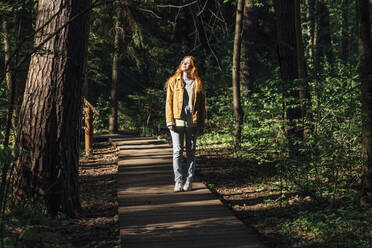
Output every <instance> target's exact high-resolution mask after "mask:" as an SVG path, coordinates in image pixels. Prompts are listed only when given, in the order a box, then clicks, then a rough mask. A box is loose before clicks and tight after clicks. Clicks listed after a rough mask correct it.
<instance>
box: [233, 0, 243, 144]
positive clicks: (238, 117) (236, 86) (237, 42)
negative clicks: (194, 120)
mask: <svg viewBox="0 0 372 248" xmlns="http://www.w3.org/2000/svg"><path fill="white" fill-rule="evenodd" d="M242 12H243V0H238V2H237V8H236V23H235V35H234V53H233V67H232V87H233V104H234V116H235V126H234V133H233V145H234V147H235V148H237V147H238V146H239V145H240V139H241V126H242V122H243V110H242V106H241V102H240V78H239V76H240V75H239V72H240V46H241V32H242V14H243V13H242Z"/></svg>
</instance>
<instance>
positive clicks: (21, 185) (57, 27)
mask: <svg viewBox="0 0 372 248" xmlns="http://www.w3.org/2000/svg"><path fill="white" fill-rule="evenodd" d="M89 7H90V0H79V1H78V0H56V1H48V0H39V4H38V15H37V19H36V28H37V29H38V28H40V27H42V26H43V25H45V26H44V27H43V28H41V29H40V30H39V31H38V33H37V34H36V35H35V43H34V44H35V47H37V48H40V49H38V51H37V52H36V53H34V54H33V55H32V57H31V62H30V68H29V71H28V76H27V82H26V88H25V93H24V98H23V103H22V107H21V111H20V118H19V122H18V130H19V134H18V137H17V147H18V150H19V151H20V153H19V156H18V158H17V163H16V174H15V179H14V196H15V198H16V199H17V200H18V202H20V203H22V202H26V201H33V202H35V201H38V200H44V201H45V205H46V209H47V211H48V213H49V214H51V215H53V216H55V215H57V214H58V213H59V212H61V213H63V214H66V215H68V216H77V215H78V214H79V211H80V208H81V207H80V199H79V187H78V174H77V173H78V163H79V149H80V147H79V144H80V119H81V117H80V115H81V104H82V83H83V82H82V81H83V71H84V59H85V56H86V51H87V49H86V46H87V40H88V22H87V21H88V14H87V10H88V9H89Z"/></svg>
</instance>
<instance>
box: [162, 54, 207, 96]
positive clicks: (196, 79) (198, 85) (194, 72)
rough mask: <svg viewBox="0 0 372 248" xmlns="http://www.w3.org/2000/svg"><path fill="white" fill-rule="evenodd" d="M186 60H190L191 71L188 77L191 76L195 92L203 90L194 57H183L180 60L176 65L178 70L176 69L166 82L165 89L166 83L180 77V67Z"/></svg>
mask: <svg viewBox="0 0 372 248" xmlns="http://www.w3.org/2000/svg"><path fill="white" fill-rule="evenodd" d="M187 58H189V59H190V60H191V66H192V69H191V72H190V75H191V79H193V80H194V82H195V87H196V90H203V84H202V80H201V78H200V76H199V71H198V68H197V66H196V60H195V58H194V56H185V57H183V59H182V60H181V62H180V64H179V65H178V68H177V70H176V72H175V73H174V74H173V75H172V76H171V77H170V78H169V79H168V80H167V82H166V84H165V88H167V86H168V83H169V82H170V81H171V80H173V79H175V78H178V77H181V76H182V70H181V66H182V63H183V61H184V60H185V59H187Z"/></svg>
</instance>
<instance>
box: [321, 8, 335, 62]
mask: <svg viewBox="0 0 372 248" xmlns="http://www.w3.org/2000/svg"><path fill="white" fill-rule="evenodd" d="M318 14H319V27H318V28H319V44H318V49H319V56H320V58H321V59H322V61H327V62H328V63H332V62H333V60H334V59H333V52H332V39H331V32H330V22H329V19H330V16H329V9H328V7H327V5H326V4H325V3H323V2H321V1H318Z"/></svg>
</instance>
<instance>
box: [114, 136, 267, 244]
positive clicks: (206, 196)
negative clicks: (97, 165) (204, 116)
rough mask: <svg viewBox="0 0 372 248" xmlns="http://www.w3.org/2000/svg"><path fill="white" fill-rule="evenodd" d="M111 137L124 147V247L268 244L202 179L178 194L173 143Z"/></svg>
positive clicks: (120, 186)
mask: <svg viewBox="0 0 372 248" xmlns="http://www.w3.org/2000/svg"><path fill="white" fill-rule="evenodd" d="M112 141H113V142H114V143H115V145H116V147H117V148H118V151H119V160H118V166H119V168H118V173H119V180H118V201H119V209H118V212H119V219H120V221H119V222H120V236H121V240H122V247H125V248H132V247H135V248H141V247H150V248H156V247H161V248H167V247H172V248H182V247H197V248H199V247H200V248H203V247H221V248H229V247H231V248H232V247H233V248H239V247H242V248H263V247H264V246H263V245H262V243H261V242H259V240H258V238H257V234H256V233H255V232H254V231H253V230H252V229H251V228H248V227H247V226H245V225H244V224H243V223H242V222H241V221H240V220H238V219H237V218H236V217H235V216H234V215H233V213H232V212H231V211H230V210H229V209H227V208H226V207H224V206H223V204H222V203H221V202H220V201H219V200H218V199H217V198H216V196H215V195H213V194H212V193H211V192H210V191H209V189H207V188H206V186H205V185H204V184H203V183H201V182H200V180H198V179H196V180H195V182H194V183H193V190H192V191H189V192H177V193H175V192H173V187H174V179H173V170H172V149H171V147H169V145H167V144H162V143H159V142H158V141H157V140H156V139H153V138H147V137H135V138H130V137H123V138H120V137H118V136H115V137H113V138H112Z"/></svg>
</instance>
